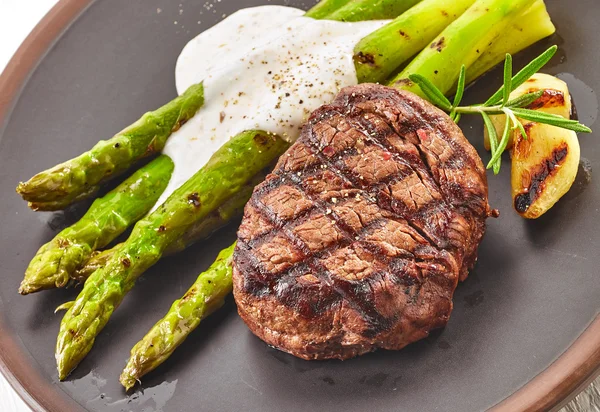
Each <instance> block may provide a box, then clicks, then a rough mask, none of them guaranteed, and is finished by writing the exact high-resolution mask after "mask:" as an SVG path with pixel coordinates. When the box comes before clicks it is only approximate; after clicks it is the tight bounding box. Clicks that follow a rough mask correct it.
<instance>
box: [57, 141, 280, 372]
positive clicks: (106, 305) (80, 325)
mask: <svg viewBox="0 0 600 412" xmlns="http://www.w3.org/2000/svg"><path fill="white" fill-rule="evenodd" d="M287 146H288V144H287V143H286V142H285V141H283V140H282V139H280V138H279V137H277V136H274V135H270V134H265V133H264V132H259V131H248V132H244V133H241V134H240V135H238V136H235V137H234V138H232V139H231V140H229V141H228V142H227V143H225V144H224V145H223V146H222V147H221V148H220V149H219V150H218V151H217V152H216V153H215V154H214V155H213V156H212V157H211V159H210V160H209V161H208V163H207V164H206V165H205V166H204V167H203V168H202V169H200V171H198V172H197V173H196V174H195V175H194V176H193V177H192V178H190V180H188V181H187V182H186V183H184V184H183V185H182V186H181V187H180V188H179V189H177V190H176V191H175V192H174V193H173V194H172V195H171V196H170V197H169V198H168V199H167V200H166V202H165V203H163V204H162V205H161V206H159V207H158V209H156V210H155V211H154V212H153V213H151V214H150V215H148V216H147V217H145V218H144V219H142V220H140V221H139V222H138V223H137V224H136V225H135V227H134V229H133V232H132V234H131V236H129V239H127V241H126V242H125V244H124V245H123V247H121V248H120V249H119V250H118V251H117V253H115V255H114V256H113V257H112V258H111V259H110V260H109V261H108V263H107V264H106V266H105V267H104V268H102V269H100V270H98V271H96V272H95V273H94V274H93V275H92V276H91V277H90V278H89V279H88V280H87V281H86V283H85V285H84V287H83V290H82V291H81V293H80V294H79V296H78V297H77V299H76V300H75V301H74V302H73V303H71V304H68V305H66V306H65V307H69V310H68V311H67V313H66V314H65V316H64V318H63V320H62V322H61V326H60V331H59V334H58V340H57V344H56V361H57V366H58V374H59V378H60V379H61V380H62V379H65V378H66V377H67V375H68V374H69V372H70V371H71V370H72V369H73V368H75V366H77V364H78V363H79V362H80V361H81V360H82V359H83V358H84V357H85V355H86V354H87V353H88V352H89V351H90V350H91V348H92V345H93V344H94V340H95V337H96V335H97V334H98V333H99V332H100V331H101V330H102V328H103V327H104V325H106V322H108V319H109V318H110V316H111V314H112V312H113V311H114V310H115V308H116V307H118V306H119V304H120V303H121V301H122V300H123V298H124V297H125V295H126V294H127V292H129V290H130V289H131V288H132V287H133V286H134V284H135V281H136V279H137V278H138V277H139V276H140V275H141V274H142V273H143V272H144V271H145V270H146V269H148V268H149V267H151V266H152V265H153V264H154V263H156V262H157V261H158V260H159V259H160V257H161V255H162V253H163V252H164V251H165V249H166V248H167V246H168V245H169V244H171V243H172V242H173V241H174V240H175V239H177V238H178V237H180V236H182V235H183V234H184V233H185V232H186V231H187V230H188V229H189V228H190V227H191V226H192V225H193V224H194V223H195V222H198V221H199V220H201V219H203V218H204V217H206V216H207V215H208V214H209V213H211V212H212V211H213V210H215V209H216V208H218V207H219V206H220V205H221V204H222V203H223V202H224V201H225V200H227V199H228V198H229V197H231V196H232V195H233V194H235V193H236V192H237V191H239V188H240V187H241V186H244V185H245V184H247V183H248V182H249V181H250V179H251V178H252V176H254V175H256V174H257V173H258V172H260V171H261V170H262V169H264V168H265V167H266V166H267V165H269V164H270V163H271V162H272V161H273V160H274V159H275V158H276V157H277V156H279V155H280V154H281V153H282V152H283V151H284V150H285V148H286V147H287Z"/></svg>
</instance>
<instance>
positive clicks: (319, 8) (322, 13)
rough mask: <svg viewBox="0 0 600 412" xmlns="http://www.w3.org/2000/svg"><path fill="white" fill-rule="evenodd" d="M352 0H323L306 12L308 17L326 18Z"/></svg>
mask: <svg viewBox="0 0 600 412" xmlns="http://www.w3.org/2000/svg"><path fill="white" fill-rule="evenodd" d="M350 1H352V0H322V1H320V2H319V3H317V4H316V5H315V6H314V7H313V8H311V9H310V10H309V11H307V12H306V14H305V16H306V17H312V18H313V19H326V18H327V16H329V15H330V14H331V13H333V12H335V11H336V10H337V9H339V8H340V7H343V6H345V5H346V4H348V3H350Z"/></svg>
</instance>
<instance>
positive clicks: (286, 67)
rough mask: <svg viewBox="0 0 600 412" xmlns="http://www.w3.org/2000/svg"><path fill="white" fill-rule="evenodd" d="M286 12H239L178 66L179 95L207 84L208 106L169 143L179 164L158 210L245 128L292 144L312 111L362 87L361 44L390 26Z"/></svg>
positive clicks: (190, 47)
mask: <svg viewBox="0 0 600 412" xmlns="http://www.w3.org/2000/svg"><path fill="white" fill-rule="evenodd" d="M303 14H304V11H303V10H300V9H296V8H292V7H284V6H260V7H254V8H248V9H242V10H240V11H238V12H236V13H234V14H232V15H230V16H229V17H227V18H226V19H224V20H223V21H221V22H220V23H218V24H217V25H215V26H213V27H212V28H210V29H208V30H206V31H204V32H203V33H201V34H200V35H198V36H197V37H196V38H194V39H193V40H191V41H190V42H189V43H188V44H187V45H186V46H185V48H184V49H183V51H182V52H181V55H180V56H179V59H178V60H177V66H176V70H175V78H176V85H177V91H178V92H179V93H180V94H181V93H183V92H184V91H185V90H186V89H187V88H188V87H189V86H191V85H192V84H195V83H199V82H203V84H204V94H205V105H204V106H203V107H202V108H201V109H200V111H199V112H198V113H197V114H196V116H194V117H193V118H192V119H191V120H190V121H188V122H187V123H186V124H185V125H184V126H183V127H182V128H181V129H179V130H178V131H177V132H176V133H174V134H173V135H172V136H171V137H170V138H169V140H168V142H167V144H166V146H165V148H164V150H163V153H165V154H167V155H168V156H169V157H171V159H172V160H173V162H174V163H175V169H174V172H173V175H172V177H171V180H170V182H169V185H168V187H167V189H166V190H165V192H164V193H163V195H162V196H161V198H160V199H159V200H158V202H157V205H160V204H161V203H163V202H164V201H165V200H166V199H167V197H168V196H169V195H170V194H171V193H173V191H174V190H175V189H177V188H178V187H179V186H181V185H182V184H183V183H184V182H185V181H187V180H188V179H189V178H190V177H191V176H193V175H194V173H196V171H198V170H199V169H200V168H202V166H204V165H205V164H206V162H207V161H208V160H209V159H210V157H211V156H212V155H213V154H214V153H215V152H216V151H217V150H218V149H219V147H221V146H222V145H223V144H224V143H225V142H226V141H227V140H228V139H230V138H231V137H233V136H235V135H236V134H238V133H240V132H243V131H245V130H253V129H257V130H263V131H266V132H271V133H276V134H278V135H280V136H281V137H283V138H284V139H286V140H288V141H290V142H293V141H294V140H295V139H296V138H297V137H298V135H299V133H300V129H301V127H302V124H303V123H304V122H305V121H306V120H307V119H308V116H309V115H310V113H311V112H312V111H314V110H315V109H317V108H318V107H319V106H321V105H323V104H324V103H327V102H329V101H331V100H332V99H333V98H334V97H335V95H336V94H337V92H338V91H339V90H340V89H341V88H342V87H346V86H351V85H355V84H357V83H358V81H357V78H356V70H355V68H354V63H353V60H352V55H353V49H354V46H355V45H356V43H358V41H359V40H360V39H362V38H363V37H364V36H366V35H367V34H369V33H371V32H373V31H375V30H377V29H378V28H380V27H381V26H383V25H384V24H385V23H387V21H369V22H357V23H343V22H336V21H329V20H315V19H311V18H308V17H303Z"/></svg>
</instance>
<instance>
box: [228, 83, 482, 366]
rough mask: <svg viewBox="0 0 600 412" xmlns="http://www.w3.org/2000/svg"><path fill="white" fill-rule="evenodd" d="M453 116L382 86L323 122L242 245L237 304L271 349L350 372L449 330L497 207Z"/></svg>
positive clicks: (266, 197) (258, 210) (348, 94)
mask: <svg viewBox="0 0 600 412" xmlns="http://www.w3.org/2000/svg"><path fill="white" fill-rule="evenodd" d="M444 116H445V115H443V114H441V112H439V111H438V110H437V109H434V108H432V107H431V106H429V105H428V104H427V103H425V102H422V101H421V100H420V99H418V98H417V97H415V96H413V95H410V94H407V93H404V92H398V91H393V90H391V89H388V88H385V87H383V86H376V85H363V86H356V87H351V88H347V89H344V90H342V92H340V94H339V95H338V97H337V98H336V100H335V101H334V102H333V103H332V104H331V105H326V106H323V107H321V108H320V109H318V110H317V111H315V112H314V113H313V115H312V116H311V118H310V120H309V123H308V125H307V126H305V127H304V128H303V131H302V134H301V137H300V139H299V140H298V141H297V142H296V143H295V144H294V145H292V147H291V148H290V150H289V151H288V152H287V153H286V154H285V155H284V156H282V158H281V159H280V161H279V162H278V165H277V166H276V169H275V170H274V172H273V174H271V175H270V176H269V177H268V178H267V180H266V181H265V182H264V183H263V184H261V185H260V186H259V187H258V188H257V189H256V190H255V192H254V194H253V196H252V198H251V201H250V202H249V203H248V205H247V207H246V211H245V217H244V222H243V223H242V226H241V229H240V231H239V234H238V236H239V240H238V245H237V247H236V251H235V255H234V295H235V297H236V302H237V303H238V311H239V312H240V315H241V316H242V318H243V319H244V321H245V322H246V323H247V324H248V326H249V327H250V328H251V329H252V330H253V331H254V332H255V333H256V334H257V335H258V336H259V337H261V338H262V339H264V340H266V341H267V342H268V343H270V344H272V345H274V346H277V347H279V348H282V349H284V350H287V351H290V352H292V353H294V354H296V355H297V356H300V357H304V358H306V359H313V358H329V357H337V358H342V359H343V358H347V357H351V356H355V355H358V354H361V353H364V352H365V351H369V350H373V349H376V348H377V347H382V348H389V349H399V348H401V347H402V346H405V345H406V344H408V343H410V342H412V341H414V340H417V339H420V338H422V337H424V336H426V335H427V333H428V332H429V330H431V329H433V328H435V327H440V326H443V325H444V324H445V323H446V322H447V320H448V318H449V315H450V311H451V309H452V301H451V298H452V294H453V292H454V288H455V287H456V284H457V282H458V278H459V276H460V277H461V278H464V277H466V274H467V271H468V268H469V267H470V266H471V265H472V264H473V263H474V261H475V258H476V246H477V244H478V243H479V240H480V239H481V236H482V235H483V230H484V221H485V218H486V217H487V213H488V211H489V206H488V205H487V182H486V181H485V171H484V169H483V165H482V164H481V162H480V161H479V160H478V159H477V158H476V156H477V155H476V153H475V152H474V149H472V147H470V145H469V144H468V143H467V142H466V140H465V139H464V137H462V134H461V133H460V129H458V128H457V126H456V125H454V124H453V123H452V122H451V120H450V119H449V118H447V116H445V117H444ZM456 138H458V139H456ZM453 139H454V140H457V141H454V140H453ZM461 172H465V173H464V175H465V176H466V177H464V178H463V177H462V176H463V175H462V174H461ZM361 177H362V178H361ZM468 179H472V181H471V182H469V180H468ZM470 183H473V184H472V186H473V188H471V187H470V186H469V185H468V184H470ZM246 221H253V222H255V223H246ZM254 228H257V229H256V231H253V230H252V229H254ZM265 265H266V266H265ZM288 322H289V324H288ZM311 322H314V324H311ZM323 322H325V323H323Z"/></svg>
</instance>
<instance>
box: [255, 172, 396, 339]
mask: <svg viewBox="0 0 600 412" xmlns="http://www.w3.org/2000/svg"><path fill="white" fill-rule="evenodd" d="M279 177H280V180H282V181H283V179H289V180H292V181H296V182H295V183H298V186H297V187H298V189H299V190H302V189H300V185H299V182H298V179H297V178H298V177H297V175H295V174H292V173H289V172H288V173H284V174H280V175H279ZM279 187H280V186H279ZM304 194H305V196H306V197H307V198H308V199H309V200H311V201H312V203H313V204H314V207H313V210H314V209H316V210H318V211H322V212H326V211H327V210H328V208H327V206H326V205H324V202H323V201H322V200H321V199H318V198H316V197H315V196H314V195H312V194H309V193H306V192H304ZM258 199H259V198H258V197H253V198H252V199H251V202H252V204H253V206H254V207H255V208H257V210H258V211H260V212H261V213H262V214H263V216H265V217H267V219H268V220H269V221H270V222H271V224H273V225H274V226H275V227H277V228H278V229H280V230H281V231H282V233H283V234H284V235H285V236H286V237H287V238H288V240H290V242H291V243H292V245H293V246H295V247H297V248H298V249H299V250H300V252H301V253H302V254H303V255H304V257H305V258H306V260H305V261H304V263H305V264H306V265H307V266H308V267H309V268H310V269H311V270H312V274H313V275H315V274H316V275H317V278H318V279H319V280H321V281H322V283H323V284H324V285H327V286H333V289H332V291H335V292H337V293H338V294H339V295H340V297H341V298H342V299H344V300H346V301H347V302H348V303H350V305H351V306H352V307H354V308H355V309H357V310H359V312H360V314H361V315H362V316H363V317H364V318H366V319H367V320H368V322H369V324H370V325H371V326H372V329H371V332H370V333H376V332H378V331H381V330H384V329H385V328H386V327H388V325H389V323H390V322H389V321H388V320H387V319H385V318H384V317H382V316H381V315H380V314H379V313H378V312H377V309H376V308H375V306H374V302H373V300H372V299H370V296H367V295H366V294H365V293H364V292H365V289H364V284H365V282H350V281H346V280H343V279H339V278H338V277H334V276H332V274H331V272H330V271H329V270H328V269H327V268H326V267H325V266H324V265H323V264H321V263H320V257H321V256H320V254H319V252H316V254H315V252H314V251H311V249H310V248H309V247H308V246H307V244H306V242H304V241H303V240H302V239H300V238H299V237H298V236H297V235H296V234H295V233H294V232H293V231H292V230H290V227H289V225H287V222H286V221H285V220H283V219H281V218H279V217H278V216H277V215H276V214H275V213H273V212H272V211H271V210H270V209H269V208H267V207H266V206H265V205H264V204H263V202H261V201H259V200H258ZM307 215H308V212H307V211H306V213H305V215H304V216H303V217H305V216H307ZM327 215H328V216H330V217H331V219H332V221H333V222H335V224H336V226H337V227H338V228H339V229H341V232H342V233H341V235H342V239H341V240H340V241H339V242H338V243H337V244H336V246H335V248H336V249H337V250H339V249H341V248H343V247H344V246H345V247H348V246H349V245H351V244H352V243H353V241H352V239H353V238H354V237H356V236H357V233H356V232H354V231H353V230H352V229H351V228H349V227H348V226H347V225H345V224H344V223H343V222H340V218H339V216H337V215H336V214H335V213H334V212H333V211H330V212H329V213H328V214H327ZM327 252H328V253H331V249H329V250H327ZM261 266H262V265H261ZM294 269H295V267H294V266H292V267H291V268H290V269H289V270H286V271H285V272H283V273H279V274H277V275H278V276H276V277H275V279H276V280H275V282H274V284H273V285H270V286H271V287H272V288H273V289H274V290H277V289H278V287H279V284H280V282H281V281H282V279H289V272H291V271H293V270H294ZM372 281H374V280H372V279H371V278H369V279H367V282H366V283H367V284H370V283H371V282H372ZM355 284H358V285H359V286H357V285H355ZM357 288H362V289H360V291H362V292H363V293H362V294H361V293H357V290H356V289H357ZM279 289H280V290H281V288H279ZM283 301H284V302H289V300H288V299H283ZM300 301H303V300H302V299H300ZM335 302H337V299H335V298H333V297H332V296H327V299H325V301H324V302H322V305H313V308H314V312H311V311H309V310H308V309H307V307H306V305H305V304H304V303H303V304H302V305H301V308H299V309H300V311H301V313H303V315H305V316H307V317H314V316H316V315H318V314H319V313H321V312H322V311H323V310H327V309H330V306H331V305H332V304H334V303H335Z"/></svg>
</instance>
